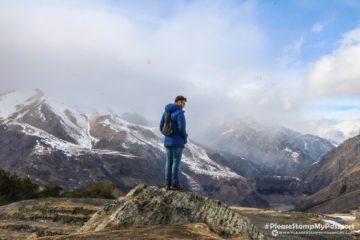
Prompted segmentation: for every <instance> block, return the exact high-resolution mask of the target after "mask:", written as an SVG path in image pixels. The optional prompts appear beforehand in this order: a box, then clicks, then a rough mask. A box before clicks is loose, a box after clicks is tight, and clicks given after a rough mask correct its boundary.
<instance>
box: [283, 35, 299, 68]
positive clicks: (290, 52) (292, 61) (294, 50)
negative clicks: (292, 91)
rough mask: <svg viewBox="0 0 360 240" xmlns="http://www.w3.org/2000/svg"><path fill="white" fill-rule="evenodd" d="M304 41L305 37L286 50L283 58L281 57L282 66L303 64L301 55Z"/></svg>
mask: <svg viewBox="0 0 360 240" xmlns="http://www.w3.org/2000/svg"><path fill="white" fill-rule="evenodd" d="M304 40H305V39H304V37H303V36H301V37H300V38H298V39H296V40H295V41H294V42H292V43H291V44H289V45H288V46H287V47H286V48H285V49H284V51H283V53H282V56H281V57H280V63H281V65H282V66H285V67H286V66H289V65H299V64H300V63H301V61H300V60H299V55H300V54H301V50H302V47H303V44H304Z"/></svg>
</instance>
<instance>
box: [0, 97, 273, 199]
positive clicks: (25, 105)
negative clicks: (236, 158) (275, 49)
mask: <svg viewBox="0 0 360 240" xmlns="http://www.w3.org/2000/svg"><path fill="white" fill-rule="evenodd" d="M0 108H1V109H5V110H3V111H2V112H1V114H0V168H4V169H6V170H9V171H11V172H15V173H17V174H19V175H28V176H31V177H33V178H35V179H36V180H37V181H38V182H40V183H47V182H54V183H57V184H59V185H60V186H62V187H63V188H65V189H74V188H79V187H83V186H86V185H88V184H91V183H99V182H103V181H112V182H114V183H116V184H117V185H118V186H119V187H120V188H121V190H123V191H128V190H129V189H131V188H133V187H134V186H135V185H137V184H139V183H146V184H151V185H158V186H159V185H160V186H161V185H163V182H164V180H163V176H164V170H163V168H164V161H165V152H164V147H163V143H162V135H161V134H160V132H159V131H158V129H157V128H154V127H149V126H143V125H139V124H134V123H130V122H127V121H125V120H124V119H122V118H121V117H119V116H117V115H114V114H110V115H88V114H86V113H81V112H79V111H77V110H74V109H71V108H68V107H67V106H65V105H63V104H59V103H57V102H56V101H54V100H52V99H50V98H48V97H46V96H45V95H44V94H43V93H42V92H41V91H39V90H36V91H33V92H25V93H24V92H19V91H13V92H8V93H6V94H2V95H0ZM182 162H183V164H182V166H181V167H182V169H181V178H182V182H183V184H184V187H186V188H187V189H190V190H194V191H198V192H200V193H202V194H205V195H208V196H211V197H215V198H218V199H220V200H223V201H227V202H229V203H234V204H243V205H246V206H249V205H255V206H267V202H266V201H264V200H263V199H261V198H260V197H259V196H258V195H257V194H256V193H255V191H254V189H253V187H252V186H251V185H250V184H249V183H248V182H247V180H246V179H245V178H244V177H242V176H240V175H239V174H238V173H236V172H234V171H233V170H231V169H230V168H229V167H228V166H227V165H226V164H224V161H223V159H222V157H221V156H220V155H219V156H217V157H212V156H211V155H210V154H209V153H208V151H207V150H205V149H204V148H202V147H201V146H199V145H197V144H195V143H193V142H192V141H191V140H190V141H189V143H188V144H187V147H186V149H185V150H184V157H183V159H182Z"/></svg>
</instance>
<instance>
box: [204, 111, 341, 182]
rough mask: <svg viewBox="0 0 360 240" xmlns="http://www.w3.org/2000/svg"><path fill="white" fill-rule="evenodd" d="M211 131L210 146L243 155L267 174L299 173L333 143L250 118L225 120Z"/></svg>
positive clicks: (308, 166) (297, 174)
mask: <svg viewBox="0 0 360 240" xmlns="http://www.w3.org/2000/svg"><path fill="white" fill-rule="evenodd" d="M211 132H212V136H207V139H212V140H209V141H207V143H208V145H209V146H210V147H212V148H214V149H217V150H219V151H224V152H228V153H231V154H233V155H235V156H238V157H242V158H244V159H247V160H249V161H251V162H253V163H255V164H257V165H258V166H261V167H262V168H263V169H260V170H262V171H263V172H266V173H267V174H268V175H282V176H286V175H287V176H294V177H300V176H302V173H303V172H304V171H306V170H307V169H309V168H310V167H311V165H312V164H314V163H315V162H316V161H318V160H319V159H320V158H321V157H322V156H323V155H324V154H326V153H327V152H328V151H330V150H331V149H333V148H334V147H335V146H334V145H333V144H332V143H331V142H330V141H328V140H326V139H323V138H320V137H317V136H314V135H310V134H301V133H299V132H296V131H293V130H291V129H288V128H285V127H281V126H268V125H263V124H260V123H259V122H257V121H256V120H254V119H251V118H249V119H248V118H239V119H236V120H235V121H229V122H227V123H225V124H223V125H221V126H220V127H218V128H216V129H215V130H214V131H211Z"/></svg>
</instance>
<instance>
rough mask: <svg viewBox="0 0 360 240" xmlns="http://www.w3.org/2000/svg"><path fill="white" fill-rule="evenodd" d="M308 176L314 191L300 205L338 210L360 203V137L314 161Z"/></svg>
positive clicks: (312, 209) (306, 208)
mask: <svg viewBox="0 0 360 240" xmlns="http://www.w3.org/2000/svg"><path fill="white" fill-rule="evenodd" d="M305 179H306V181H307V182H309V183H311V185H312V193H313V194H311V195H310V196H308V197H307V198H306V199H305V200H304V201H303V202H302V203H301V204H300V205H299V206H298V208H299V209H301V210H307V211H316V212H318V211H322V212H335V211H345V210H350V209H353V208H357V207H359V206H360V198H359V196H360V136H356V137H353V138H351V139H348V140H346V141H345V142H344V143H342V144H341V145H339V146H338V147H337V148H336V149H334V150H332V151H331V152H329V153H328V154H326V155H325V156H324V157H323V158H322V159H321V161H319V162H318V163H317V164H314V166H313V167H312V169H310V170H309V172H308V173H307V174H306V176H305Z"/></svg>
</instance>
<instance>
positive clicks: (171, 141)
mask: <svg viewBox="0 0 360 240" xmlns="http://www.w3.org/2000/svg"><path fill="white" fill-rule="evenodd" d="M166 112H170V113H171V119H172V120H173V123H174V122H175V124H173V128H174V131H175V134H174V135H172V136H165V139H164V146H165V147H184V145H185V144H186V143H187V136H188V135H187V133H186V121H185V115H184V110H182V109H181V108H180V107H179V106H178V105H177V104H176V103H169V104H168V105H166V107H165V112H164V113H163V115H162V117H161V121H160V131H161V129H162V128H163V126H164V123H165V117H166Z"/></svg>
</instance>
